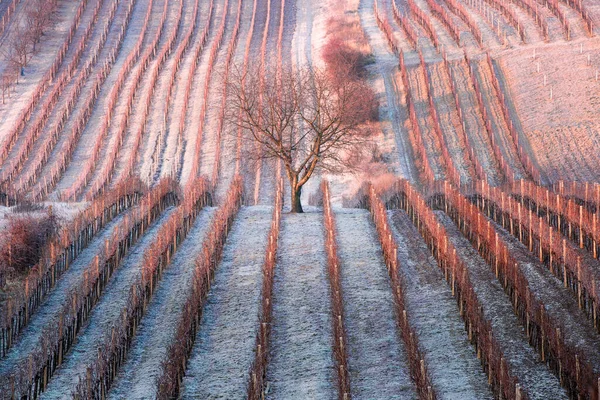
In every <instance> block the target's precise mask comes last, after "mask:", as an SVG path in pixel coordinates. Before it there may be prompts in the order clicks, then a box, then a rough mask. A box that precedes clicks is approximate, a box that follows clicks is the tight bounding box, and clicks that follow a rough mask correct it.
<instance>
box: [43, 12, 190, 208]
mask: <svg viewBox="0 0 600 400" xmlns="http://www.w3.org/2000/svg"><path fill="white" fill-rule="evenodd" d="M178 10H179V12H178V17H177V21H179V20H180V19H181V15H182V11H183V3H179V8H178ZM176 33H177V31H176V30H173V31H171V34H170V36H169V37H168V41H167V43H168V44H167V46H166V47H165V48H164V49H163V52H162V54H161V55H162V57H159V60H160V63H163V62H164V61H165V60H166V58H167V56H168V53H170V51H171V48H172V46H173V43H174V41H175V37H176ZM102 75H103V77H102V78H103V79H104V78H106V75H107V73H106V74H104V73H103V74H102ZM153 83H154V84H155V83H156V80H154V81H153ZM99 89H100V88H99V86H98V87H97V90H95V94H94V99H93V100H92V99H90V100H89V103H88V106H89V109H88V110H86V111H87V112H86V114H84V115H82V116H81V119H80V120H79V121H78V122H81V125H78V126H77V129H76V128H74V129H73V132H72V135H71V137H70V138H71V139H72V140H69V141H68V144H67V143H65V147H67V146H68V151H61V152H60V153H59V154H63V157H62V158H61V159H60V161H59V162H60V164H59V165H55V166H54V168H53V169H52V170H51V172H50V174H51V179H49V180H47V179H46V178H44V180H43V181H39V180H38V183H37V185H36V187H34V188H33V190H32V191H33V197H34V198H43V197H45V196H47V195H48V193H49V192H50V191H51V190H52V188H53V187H54V185H55V184H56V183H57V182H58V180H59V179H60V177H61V176H62V174H63V172H64V171H65V170H66V168H67V166H68V163H69V161H70V156H71V155H72V153H73V151H74V149H75V146H76V144H77V140H76V138H78V137H79V134H80V133H81V132H82V131H83V129H84V128H85V125H86V123H87V118H89V116H90V115H91V110H92V107H93V105H94V101H95V98H96V96H97V94H98V93H99ZM145 120H146V119H145V118H144V121H145ZM137 148H138V147H137V146H134V150H133V152H132V153H133V155H134V156H133V157H132V159H133V161H135V155H136V154H137ZM130 161H131V160H130ZM132 169H133V163H131V164H130V165H129V166H128V168H127V171H128V172H129V175H128V176H131V175H132V173H131V171H132Z"/></svg>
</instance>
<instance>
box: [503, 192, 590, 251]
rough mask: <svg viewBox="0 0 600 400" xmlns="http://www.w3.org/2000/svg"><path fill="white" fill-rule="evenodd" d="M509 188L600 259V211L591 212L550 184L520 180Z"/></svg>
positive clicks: (539, 214) (526, 204)
mask: <svg viewBox="0 0 600 400" xmlns="http://www.w3.org/2000/svg"><path fill="white" fill-rule="evenodd" d="M506 191H507V192H508V193H510V194H511V195H512V196H513V197H514V198H515V199H517V200H518V201H519V202H520V203H521V204H522V205H524V206H526V207H528V208H529V209H531V210H532V211H534V210H535V213H536V214H537V215H538V216H540V217H542V216H545V219H546V223H547V224H548V225H551V226H552V227H553V228H554V229H556V231H557V232H561V233H562V234H563V235H564V236H566V237H568V238H570V239H571V240H572V241H573V242H574V243H576V244H578V245H579V248H581V249H583V248H585V249H587V250H588V251H589V252H590V253H591V254H592V255H593V257H594V258H599V257H600V255H599V254H598V244H599V243H600V232H598V214H597V213H595V212H591V211H590V210H589V209H588V208H587V207H586V206H585V205H584V204H578V202H577V201H576V200H574V199H572V198H567V197H564V196H562V195H560V194H558V193H554V192H552V191H551V190H549V189H548V188H546V187H543V186H538V185H536V184H535V183H533V182H531V181H523V180H521V181H518V182H515V183H514V184H513V185H511V186H509V187H508V188H507V189H506Z"/></svg>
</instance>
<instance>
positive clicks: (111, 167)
mask: <svg viewBox="0 0 600 400" xmlns="http://www.w3.org/2000/svg"><path fill="white" fill-rule="evenodd" d="M153 5H154V0H150V2H149V4H148V14H147V18H148V21H146V20H145V22H144V27H143V32H144V35H145V33H146V31H147V28H148V24H149V20H150V15H151V10H152V7H153ZM168 5H169V2H168V1H165V2H164V5H163V10H162V14H161V17H160V21H159V23H158V27H159V28H158V29H157V31H156V33H155V34H154V37H153V38H152V42H151V43H150V44H149V45H147V46H146V47H145V50H144V52H143V53H142V55H141V57H140V58H139V62H138V64H139V68H137V69H136V72H135V75H134V76H133V77H129V78H128V79H127V78H124V79H126V80H127V81H128V82H133V88H132V90H130V91H129V96H128V97H127V99H126V107H125V112H124V113H122V114H121V115H120V119H119V121H117V122H116V123H115V126H117V132H116V134H113V135H115V136H116V138H117V139H116V140H115V141H114V145H113V146H112V147H111V148H110V150H109V151H108V155H107V156H106V157H105V160H106V161H105V162H104V163H103V166H102V169H101V170H100V172H98V173H96V177H95V178H94V179H93V181H92V182H91V189H89V191H88V192H87V196H85V197H86V199H87V200H91V199H93V198H95V197H96V196H98V195H99V194H101V193H103V192H104V191H105V190H106V189H108V185H109V183H110V182H111V181H112V179H113V176H114V173H115V168H116V166H117V157H118V155H119V153H120V151H121V146H122V144H123V140H124V138H125V135H126V133H127V128H128V126H129V122H130V121H131V113H132V111H133V107H134V100H135V99H136V98H137V97H139V96H141V95H139V94H138V89H139V88H140V83H141V80H142V76H143V75H144V73H145V72H146V70H147V69H148V67H149V66H150V62H151V59H152V58H151V57H155V56H156V52H157V51H158V49H159V40H160V38H161V36H162V33H163V30H164V29H165V21H166V19H167V10H168ZM142 43H143V35H140V39H139V40H138V43H136V47H139V49H138V51H141V50H142V48H141V46H142ZM131 68H133V67H131ZM156 78H157V74H155V73H152V75H151V78H150V87H151V88H154V85H155V83H156ZM151 90H152V89H151ZM151 99H152V96H151V93H150V94H148V96H147V98H146V102H145V103H143V111H142V112H143V115H142V119H141V120H142V121H143V122H142V124H141V126H140V127H139V129H137V130H135V131H134V132H133V133H130V135H131V136H133V137H134V139H133V140H134V145H133V150H132V151H135V149H137V147H138V146H139V143H140V141H141V136H142V134H143V132H144V131H145V129H146V123H147V121H148V113H149V112H150V101H151ZM110 125H111V123H110V122H108V127H109V128H110ZM128 168H130V169H131V168H133V163H132V162H129V164H128ZM129 171H131V170H128V172H127V173H126V174H125V176H131V175H133V174H132V173H131V172H129Z"/></svg>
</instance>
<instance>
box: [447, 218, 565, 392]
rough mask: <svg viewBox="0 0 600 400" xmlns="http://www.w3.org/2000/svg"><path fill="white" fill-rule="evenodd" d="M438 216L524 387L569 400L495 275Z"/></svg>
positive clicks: (504, 351)
mask: <svg viewBox="0 0 600 400" xmlns="http://www.w3.org/2000/svg"><path fill="white" fill-rule="evenodd" d="M436 214H437V217H438V219H439V221H440V223H441V224H442V225H443V226H444V227H445V228H446V231H447V232H448V235H449V238H450V240H451V241H452V243H453V244H454V246H455V247H456V249H457V254H458V256H460V257H461V258H462V259H463V260H464V261H465V262H466V265H467V267H468V269H469V275H470V279H471V282H472V284H473V287H474V289H475V293H476V294H477V297H478V298H479V301H480V303H481V304H482V306H483V312H484V314H485V316H486V317H487V318H488V319H489V320H490V322H491V324H492V329H493V331H494V336H495V338H496V339H497V340H498V343H499V345H500V347H501V349H502V351H503V353H504V357H506V361H507V362H508V364H509V365H510V368H511V370H512V372H513V373H514V374H515V375H516V376H517V378H518V379H519V383H520V384H521V387H522V388H523V389H524V390H525V391H526V392H527V394H528V395H529V397H530V398H531V399H564V398H567V396H566V393H565V391H564V390H563V388H561V386H560V382H559V380H558V379H557V378H556V377H555V376H554V375H553V374H552V372H551V371H550V370H549V369H548V367H547V366H546V364H545V363H544V362H542V361H541V359H540V356H539V355H538V353H537V352H536V351H535V350H534V349H533V348H532V347H531V346H529V344H528V342H527V336H526V334H525V331H524V329H523V327H522V326H521V324H520V323H519V320H518V318H517V317H516V315H515V313H514V311H513V307H512V304H511V303H510V300H509V298H508V297H507V296H506V294H505V293H504V290H503V288H502V286H501V285H500V283H499V282H498V280H497V279H496V276H495V274H494V272H493V271H492V270H491V269H490V267H489V266H488V265H487V264H486V262H485V261H484V260H483V259H482V258H481V257H480V256H479V254H478V253H477V252H476V250H475V249H474V248H473V247H472V246H471V243H469V241H468V240H467V239H466V238H465V237H464V236H463V235H462V234H461V233H460V231H459V230H458V228H457V227H456V226H455V225H454V222H452V220H451V219H450V218H449V217H448V216H446V215H445V214H444V213H443V212H440V211H436Z"/></svg>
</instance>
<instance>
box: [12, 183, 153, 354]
mask: <svg viewBox="0 0 600 400" xmlns="http://www.w3.org/2000/svg"><path fill="white" fill-rule="evenodd" d="M145 191H146V188H145V187H144V185H143V184H142V183H141V182H140V181H139V180H129V181H127V182H123V184H122V185H119V186H118V187H116V188H115V190H114V191H111V192H110V193H107V194H106V195H105V196H103V197H101V198H98V199H97V200H95V201H93V202H91V203H90V204H88V206H87V207H86V208H85V209H84V210H83V211H81V212H80V213H79V214H78V215H77V216H76V217H75V219H74V220H73V221H71V222H69V223H68V224H67V226H65V227H63V228H61V229H60V230H59V231H58V232H57V234H56V235H55V236H53V237H51V238H50V239H49V240H48V242H47V244H46V246H45V247H44V248H43V249H42V251H41V254H42V256H41V257H40V260H39V262H38V263H37V264H36V265H34V266H33V267H32V268H31V269H30V270H29V272H28V275H27V277H26V278H25V282H24V286H23V287H22V288H21V289H20V290H19V291H18V292H11V293H10V297H9V299H8V300H7V304H6V306H5V307H4V309H3V313H2V314H3V315H2V321H1V323H2V327H1V331H0V358H3V357H5V356H6V353H7V352H8V350H9V349H10V348H11V347H12V345H13V344H14V342H15V340H17V338H18V336H19V334H20V333H21V332H22V331H23V329H24V328H25V327H26V326H27V324H28V323H29V320H30V319H31V316H32V315H33V314H34V313H35V311H36V310H37V308H38V307H39V306H40V304H41V303H42V301H43V300H44V299H45V297H46V295H47V294H48V293H49V292H50V291H51V290H52V289H53V288H54V286H55V285H56V282H57V281H58V280H59V279H60V277H61V276H62V274H63V273H64V272H65V271H66V270H67V269H69V266H70V264H71V263H72V262H73V260H75V258H76V257H77V256H78V255H79V253H81V252H82V251H83V249H85V248H86V246H87V245H88V244H89V243H90V241H91V240H92V239H93V238H94V237H95V236H96V235H97V234H98V232H99V231H100V230H102V229H103V228H104V227H105V226H106V224H108V223H109V222H110V221H112V220H113V219H114V218H115V217H117V216H119V215H120V214H122V213H123V212H124V211H126V210H127V209H129V208H131V207H132V206H134V205H135V204H137V203H138V201H139V200H140V198H141V197H142V194H143V193H144V192H145Z"/></svg>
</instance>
